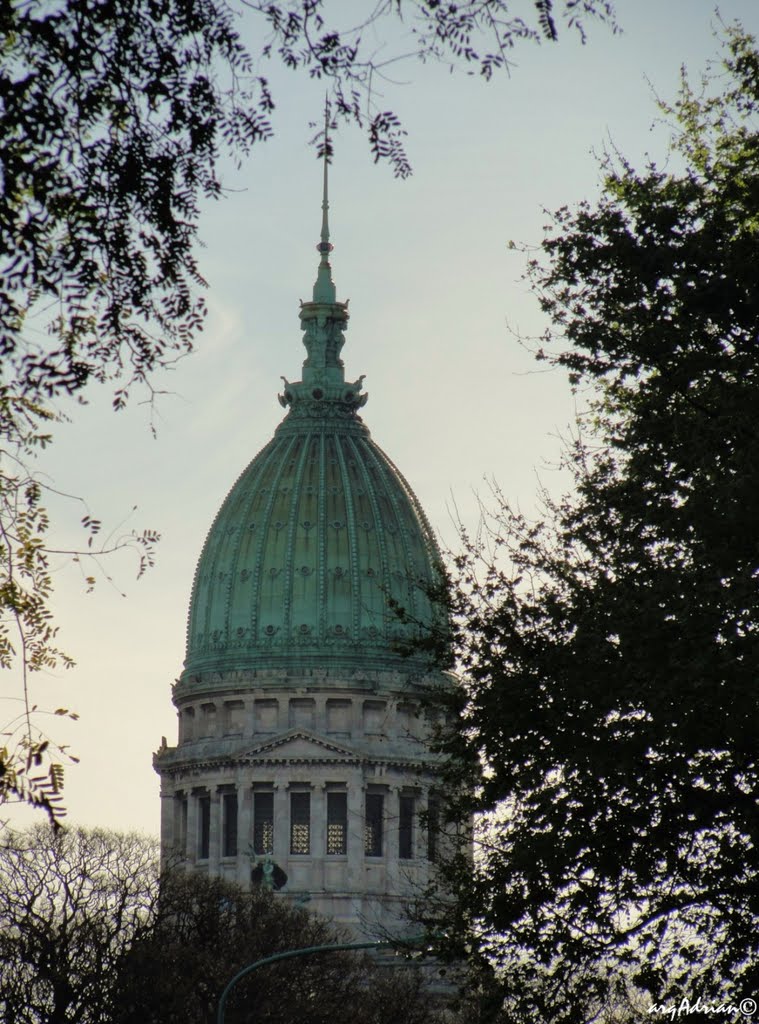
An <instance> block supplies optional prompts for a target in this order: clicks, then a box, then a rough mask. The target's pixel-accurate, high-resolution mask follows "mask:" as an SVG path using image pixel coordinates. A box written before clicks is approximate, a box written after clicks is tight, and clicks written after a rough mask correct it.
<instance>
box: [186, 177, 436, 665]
mask: <svg viewBox="0 0 759 1024" xmlns="http://www.w3.org/2000/svg"><path fill="white" fill-rule="evenodd" d="M322 208H323V211H324V215H323V223H322V240H321V242H320V244H319V245H318V246H317V249H318V251H319V252H320V254H321V262H320V264H319V270H318V275H317V280H316V284H315V285H314V293H313V301H311V302H307V303H301V310H300V319H301V325H302V329H303V331H304V344H305V346H306V349H307V352H308V357H307V359H306V360H305V362H304V364H303V380H302V381H298V382H295V383H290V382H288V381H286V380H285V390H284V394H283V395H282V396H280V402H281V404H282V405H283V406H285V407H287V408H288V409H289V411H288V414H287V416H286V417H285V419H284V421H283V422H282V423H281V424H280V426H279V427H278V429H277V431H276V434H275V436H274V439H273V440H272V441H271V442H270V443H269V444H268V445H267V446H266V447H265V448H264V449H263V450H262V451H261V452H259V454H258V455H257V456H256V457H255V458H254V459H253V461H252V462H251V463H250V465H249V466H248V468H247V469H246V470H245V471H244V472H243V474H242V475H241V476H240V478H239V480H238V481H237V483H236V484H235V485H234V487H233V488H232V490H231V491H230V493H229V495H228V496H227V499H226V501H225V502H224V504H223V505H222V507H221V510H220V511H219V514H218V515H217V517H216V520H215V522H214V524H213V526H212V527H211V530H210V533H209V535H208V538H207V540H206V543H205V546H204V548H203V552H202V554H201V556H200V562H199V563H198V568H197V572H196V574H195V583H194V586H193V593H192V602H191V605H190V616H189V626H188V639H187V657H186V660H185V669H184V673H183V677H182V680H183V682H188V681H189V679H190V677H191V676H196V675H199V674H202V673H206V672H228V671H236V670H242V671H245V670H251V669H296V668H323V669H326V670H328V671H330V672H331V671H332V670H333V669H340V670H342V669H349V670H355V669H365V670H383V669H399V670H401V671H406V672H408V671H409V670H415V669H421V668H424V667H426V659H425V658H424V656H423V655H422V654H421V653H417V654H416V655H411V656H404V654H403V653H402V652H401V650H400V649H399V648H400V647H401V646H403V645H404V642H405V641H408V640H409V639H412V638H413V637H414V636H416V635H418V633H419V631H420V624H427V623H430V622H431V621H432V617H433V609H432V607H431V605H430V601H429V599H428V597H427V595H426V592H425V585H428V584H430V583H431V582H433V581H434V580H435V579H436V575H437V573H436V567H437V565H438V562H439V552H438V550H437V547H436V544H435V541H434V538H433V535H432V531H431V530H430V527H429V524H428V523H427V521H426V519H425V517H424V513H423V512H422V510H421V508H420V506H419V503H418V501H417V500H416V498H415V496H414V494H413V492H412V491H411V488H410V487H409V486H408V484H407V483H406V481H405V480H404V479H403V477H402V476H401V474H400V473H399V472H398V470H397V469H396V468H395V466H394V465H393V464H392V462H391V461H390V460H389V459H388V457H387V456H386V455H385V454H384V453H383V452H382V451H381V450H380V449H379V448H378V447H377V445H375V444H374V442H373V441H372V440H371V438H370V436H369V431H368V429H367V428H366V426H365V425H364V423H363V422H362V420H361V418H360V417H359V416H358V409H359V408H361V407H362V406H363V405H364V403H365V402H366V395H364V394H362V384H361V379H359V380H358V381H354V382H346V380H345V374H344V371H343V363H342V360H341V359H340V351H341V349H342V346H343V343H344V334H343V332H344V331H345V328H346V326H347V321H348V306H347V303H342V302H337V301H336V300H335V286H334V284H333V282H332V276H331V268H330V264H329V262H328V256H329V253H330V251H331V249H332V246H331V245H330V243H329V228H328V224H327V196H326V165H325V195H324V202H323V207H322ZM420 583H421V586H420ZM393 605H395V606H399V607H400V608H402V609H403V610H404V611H405V612H406V613H407V617H406V619H405V620H404V621H401V619H400V618H399V615H398V613H397V610H395V609H394V608H393Z"/></svg>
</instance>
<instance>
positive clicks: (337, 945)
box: [216, 935, 426, 1024]
mask: <svg viewBox="0 0 759 1024" xmlns="http://www.w3.org/2000/svg"><path fill="white" fill-rule="evenodd" d="M425 939H426V936H425V935H415V936H413V938H411V939H407V940H406V942H408V943H409V944H411V943H414V944H416V943H423V942H424V941H425ZM392 945H393V943H392V942H389V941H388V940H387V939H379V940H377V939H375V940H374V941H372V942H334V943H328V944H327V945H324V946H304V947H303V949H288V950H286V951H285V952H284V953H273V954H272V955H271V956H265V957H264V958H263V959H262V960H256V961H255V962H254V963H252V964H248V966H247V967H243V969H242V970H241V971H238V972H237V974H236V975H235V976H234V978H232V979H231V981H229V982H228V983H227V986H226V988H225V989H224V991H223V992H222V993H221V997H220V999H219V1008H218V1010H217V1012H216V1024H224V1013H225V1010H226V1005H227V999H228V998H229V994H230V992H231V991H232V989H233V988H234V987H235V985H236V984H237V982H238V981H241V980H242V979H243V978H244V977H245V976H246V975H248V974H250V973H251V971H255V970H257V968H259V967H266V966H267V965H268V964H274V963H277V961H278V960H291V959H293V958H294V957H296V956H311V955H312V954H314V953H338V952H341V951H344V950H347V949H380V948H381V947H382V946H392Z"/></svg>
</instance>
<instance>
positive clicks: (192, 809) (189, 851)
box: [185, 790, 198, 864]
mask: <svg viewBox="0 0 759 1024" xmlns="http://www.w3.org/2000/svg"><path fill="white" fill-rule="evenodd" d="M185 856H186V858H187V860H188V862H189V863H190V864H194V863H195V862H196V861H197V859H198V794H197V793H196V792H195V791H194V790H193V791H192V792H191V793H188V794H187V835H186V836H185Z"/></svg>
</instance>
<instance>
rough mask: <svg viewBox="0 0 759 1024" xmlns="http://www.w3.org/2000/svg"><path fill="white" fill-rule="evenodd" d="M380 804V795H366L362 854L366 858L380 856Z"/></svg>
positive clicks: (381, 799)
mask: <svg viewBox="0 0 759 1024" xmlns="http://www.w3.org/2000/svg"><path fill="white" fill-rule="evenodd" d="M382 803H383V798H382V794H381V793H367V794H366V816H365V819H364V853H365V854H366V856H367V857H381V856H382Z"/></svg>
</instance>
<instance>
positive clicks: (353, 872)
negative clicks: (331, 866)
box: [348, 778, 366, 892]
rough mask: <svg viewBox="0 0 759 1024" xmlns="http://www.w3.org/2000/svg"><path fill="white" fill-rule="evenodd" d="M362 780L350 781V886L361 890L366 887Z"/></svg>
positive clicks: (351, 888) (354, 889) (363, 788)
mask: <svg viewBox="0 0 759 1024" xmlns="http://www.w3.org/2000/svg"><path fill="white" fill-rule="evenodd" d="M365 792H366V790H365V787H364V786H363V785H362V784H361V781H360V780H359V779H357V778H354V779H352V780H350V781H349V782H348V888H349V889H350V890H351V891H353V892H360V891H361V890H362V889H363V887H364V794H365Z"/></svg>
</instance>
